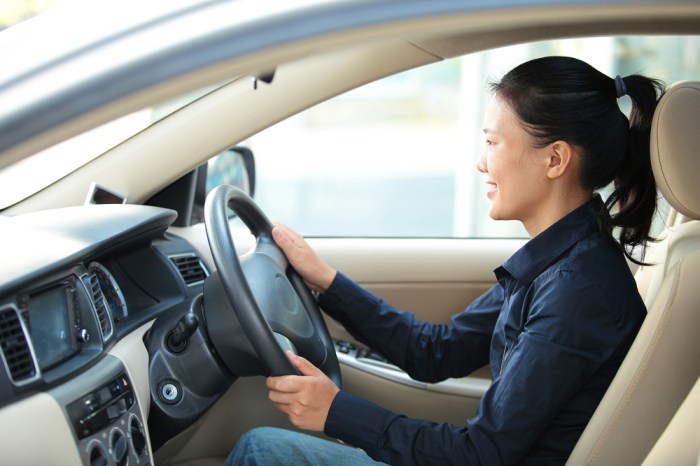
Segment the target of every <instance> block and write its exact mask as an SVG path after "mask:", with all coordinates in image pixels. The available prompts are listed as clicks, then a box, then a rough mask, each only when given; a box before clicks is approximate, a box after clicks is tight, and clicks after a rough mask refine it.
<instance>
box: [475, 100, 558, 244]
mask: <svg viewBox="0 0 700 466" xmlns="http://www.w3.org/2000/svg"><path fill="white" fill-rule="evenodd" d="M484 139H485V141H484V143H485V148H484V151H483V152H482V153H481V156H480V157H479V160H478V161H477V164H476V167H477V169H478V170H479V171H480V172H482V173H484V174H485V175H486V184H487V185H488V191H487V193H486V195H487V196H488V198H489V199H490V200H491V208H490V210H489V215H490V216H491V218H493V219H494V220H520V221H521V222H523V224H524V225H525V228H526V229H528V225H529V224H532V222H537V219H538V216H540V215H541V214H542V213H543V212H542V209H543V208H546V207H545V202H544V201H545V200H546V194H547V193H548V191H547V190H548V189H549V183H548V180H547V176H546V174H547V170H546V163H545V161H546V152H547V148H542V149H539V148H535V147H533V146H532V145H531V143H530V136H529V135H528V134H527V133H526V132H525V130H524V129H523V128H522V126H521V125H520V123H519V121H518V119H517V117H516V115H515V113H514V112H513V111H512V110H511V109H510V107H509V106H508V105H507V104H506V103H505V102H504V101H502V100H501V99H500V98H498V96H494V97H493V98H492V99H491V102H490V103H489V106H488V108H487V110H486V116H485V119H484ZM528 231H529V229H528Z"/></svg>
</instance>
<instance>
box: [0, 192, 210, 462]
mask: <svg viewBox="0 0 700 466" xmlns="http://www.w3.org/2000/svg"><path fill="white" fill-rule="evenodd" d="M175 217H176V214H175V212H173V211H171V210H168V209H162V208H158V207H150V206H137V205H90V206H82V207H71V208H65V209H56V210H52V211H45V212H37V213H32V214H28V215H23V216H17V217H0V231H2V242H1V244H0V254H2V256H1V257H2V263H3V265H2V267H1V268H0V359H1V360H2V362H1V363H0V436H1V437H2V438H3V444H4V445H5V444H7V445H6V446H3V454H2V455H3V462H7V463H6V464H80V463H82V464H85V465H98V464H109V465H112V464H113V465H118V466H124V465H148V464H152V459H151V458H152V454H153V453H152V452H153V445H152V444H151V439H150V435H149V432H148V430H149V426H148V424H147V419H149V411H150V409H151V408H150V407H151V401H152V400H151V398H152V393H151V390H152V387H151V385H152V384H151V383H150V380H149V358H150V356H149V354H148V351H147V348H146V345H145V344H144V341H145V339H146V337H147V334H148V330H149V325H150V323H152V322H153V321H154V320H156V319H157V318H158V317H160V316H163V315H166V314H169V313H170V314H174V315H176V316H177V315H179V314H181V313H182V309H191V308H192V306H193V303H196V302H197V297H198V296H199V295H201V292H202V288H203V282H204V280H205V278H206V277H207V276H208V275H209V272H208V270H207V269H206V267H205V265H204V264H203V262H202V261H201V260H200V259H199V257H198V256H197V255H196V253H195V251H194V249H193V248H192V246H191V245H190V244H189V243H188V242H187V241H185V240H184V239H182V238H179V237H177V236H174V235H172V234H169V233H167V229H168V227H169V226H170V225H171V224H172V222H173V221H174V220H175ZM52 444H55V445H53V447H55V449H54V448H52ZM57 451H58V452H62V454H60V455H58V456H56V452H57Z"/></svg>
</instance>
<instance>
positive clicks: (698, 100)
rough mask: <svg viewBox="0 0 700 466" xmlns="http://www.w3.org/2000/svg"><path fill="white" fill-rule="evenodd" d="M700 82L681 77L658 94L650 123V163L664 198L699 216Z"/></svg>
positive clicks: (684, 212) (679, 209) (677, 208)
mask: <svg viewBox="0 0 700 466" xmlns="http://www.w3.org/2000/svg"><path fill="white" fill-rule="evenodd" d="M699 122H700V82H698V81H680V82H677V83H674V84H673V85H671V86H670V87H669V88H668V90H667V91H666V93H665V94H664V95H663V96H662V97H661V100H660V101H659V104H658V106H657V108H656V112H655V113H654V119H653V122H652V126H651V165H652V168H653V170H654V177H655V179H656V184H657V186H658V188H659V190H660V191H661V194H663V196H664V198H666V200H667V201H668V202H669V204H671V206H673V208H674V209H676V210H677V211H678V212H680V213H682V214H683V215H686V216H688V217H690V218H693V219H695V220H698V219H700V179H699V178H700V126H699Z"/></svg>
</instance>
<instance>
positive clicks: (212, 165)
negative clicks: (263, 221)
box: [205, 146, 255, 197]
mask: <svg viewBox="0 0 700 466" xmlns="http://www.w3.org/2000/svg"><path fill="white" fill-rule="evenodd" d="M222 184H230V185H233V186H236V187H237V188H239V189H241V190H242V191H244V192H245V193H246V194H248V195H249V196H250V197H253V195H254V194H255V158H254V157H253V151H251V150H250V149H248V148H247V147H243V146H236V147H232V148H231V149H228V150H225V151H224V152H222V153H220V154H218V155H215V156H214V157H212V158H211V159H209V161H208V162H207V164H206V183H205V197H206V195H207V194H209V192H210V191H211V190H212V189H214V188H216V187H217V186H219V185H222Z"/></svg>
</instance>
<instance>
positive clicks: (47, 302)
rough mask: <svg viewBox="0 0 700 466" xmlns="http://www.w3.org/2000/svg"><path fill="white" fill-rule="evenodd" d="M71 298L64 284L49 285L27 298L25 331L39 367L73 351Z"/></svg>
mask: <svg viewBox="0 0 700 466" xmlns="http://www.w3.org/2000/svg"><path fill="white" fill-rule="evenodd" d="M71 301H72V294H71V292H70V287H67V286H60V287H56V288H52V289H49V290H47V291H43V292H41V293H37V294H35V295H32V296H30V298H29V303H28V306H27V316H28V320H29V333H30V335H31V338H32V343H33V346H34V353H35V355H36V358H37V360H38V362H39V367H41V368H42V369H46V368H48V367H51V366H52V365H54V364H56V363H57V362H60V361H62V360H63V359H65V358H67V357H69V356H71V355H72V354H73V353H74V352H75V351H76V344H75V337H74V333H75V332H74V328H73V315H72V303H71Z"/></svg>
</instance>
